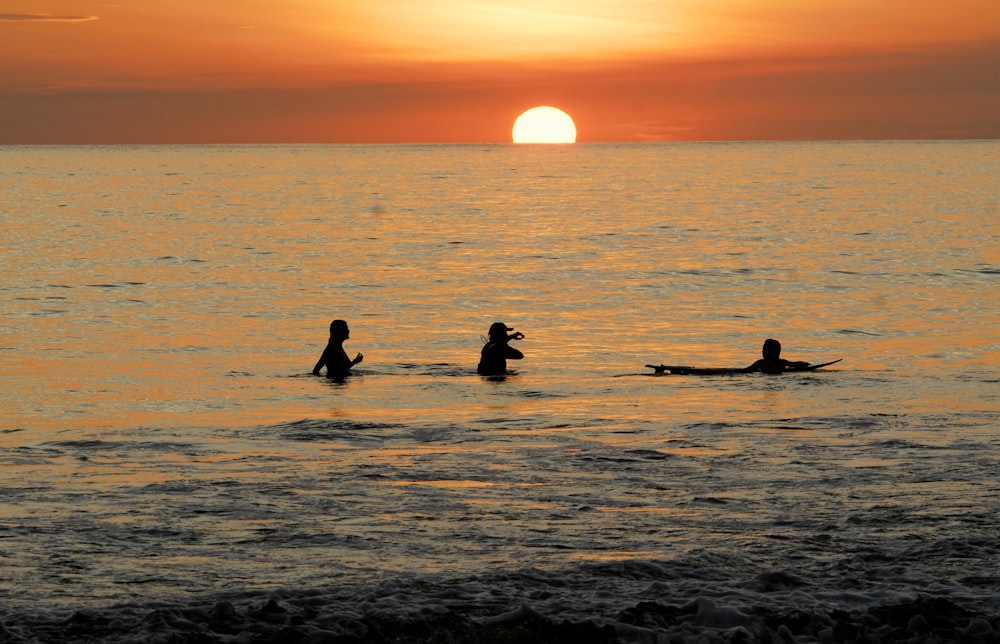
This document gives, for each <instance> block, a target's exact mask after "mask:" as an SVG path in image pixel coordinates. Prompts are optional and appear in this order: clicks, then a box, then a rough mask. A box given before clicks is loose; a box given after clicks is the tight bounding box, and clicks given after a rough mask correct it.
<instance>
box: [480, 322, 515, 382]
mask: <svg viewBox="0 0 1000 644" xmlns="http://www.w3.org/2000/svg"><path fill="white" fill-rule="evenodd" d="M508 331H514V329H512V328H511V327H509V326H507V325H506V324H504V323H503V322H494V323H493V324H492V325H490V337H489V339H488V340H487V341H486V344H485V345H483V351H482V353H481V355H480V357H479V367H478V368H477V369H476V371H478V372H479V375H481V376H502V375H504V374H505V373H507V360H520V359H521V358H523V357H524V354H523V353H521V352H520V351H518V350H517V349H515V348H514V347H512V346H510V344H509V342H510V341H511V340H521V339H523V338H524V334H523V333H521V332H520V331H514V333H510V334H508V333H507V332H508Z"/></svg>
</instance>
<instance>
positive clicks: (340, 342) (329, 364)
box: [313, 320, 365, 378]
mask: <svg viewBox="0 0 1000 644" xmlns="http://www.w3.org/2000/svg"><path fill="white" fill-rule="evenodd" d="M350 337H351V330H350V329H349V328H348V327H347V322H345V321H344V320H334V321H333V322H331V323H330V340H329V342H327V344H326V348H325V349H323V355H321V356H320V357H319V362H317V363H316V366H315V367H313V375H315V376H318V375H319V371H320V369H322V368H323V367H326V377H327V378H342V377H344V376H348V375H350V373H351V367H353V366H354V365H356V364H358V363H359V362H361V361H362V360H364V359H365V357H364V356H363V355H361V354H360V353H359V354H358V355H357V356H356V357H355V358H354V360H351V359H350V358H348V357H347V352H346V351H344V340H346V339H348V338H350Z"/></svg>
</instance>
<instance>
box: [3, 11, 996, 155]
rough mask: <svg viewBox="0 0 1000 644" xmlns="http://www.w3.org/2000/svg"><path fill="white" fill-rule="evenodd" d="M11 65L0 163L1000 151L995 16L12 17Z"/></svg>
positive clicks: (7, 18)
mask: <svg viewBox="0 0 1000 644" xmlns="http://www.w3.org/2000/svg"><path fill="white" fill-rule="evenodd" d="M789 7H791V8H789ZM0 62H2V64H0V144H9V143H125V142H133V143H144V142H507V141H510V128H511V125H512V124H513V121H514V119H515V118H516V117H517V115H518V114H519V113H520V112H521V111H523V110H525V109H527V108H529V107H532V106H534V105H541V104H547V105H554V106H556V107H559V108H561V109H563V110H565V111H566V112H568V113H569V114H570V115H572V116H573V118H574V119H575V121H576V124H577V130H578V135H579V138H578V140H579V141H632V140H719V139H842V138H847V139H857V138H951V137H958V138H969V137H971V138H1000V9H998V5H997V3H996V0H952V1H950V2H941V1H940V0H795V2H789V1H787V0H615V1H614V2H611V1H609V0H603V1H597V0H479V1H471V2H470V1H468V0H280V1H278V0H239V1H235V0H213V1H212V2H205V1H204V0H197V1H194V0H129V2H120V3H119V2H107V3H94V2H82V1H73V0H51V1H47V0H0Z"/></svg>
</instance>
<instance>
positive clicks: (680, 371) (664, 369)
mask: <svg viewBox="0 0 1000 644" xmlns="http://www.w3.org/2000/svg"><path fill="white" fill-rule="evenodd" d="M841 360H843V358H837V359H836V360H831V361H830V362H822V363H820V364H811V365H809V366H807V367H800V368H798V369H790V370H789V371H787V372H785V373H794V372H796V371H815V370H817V369H820V368H822V367H829V366H830V365H832V364H836V363H838V362H840V361H841ZM646 366H647V367H649V368H650V369H652V370H653V372H654V373H656V374H663V375H672V376H725V375H733V374H737V373H752V372H749V371H747V370H746V369H745V368H742V367H687V366H675V365H663V364H660V365H653V364H648V365H646Z"/></svg>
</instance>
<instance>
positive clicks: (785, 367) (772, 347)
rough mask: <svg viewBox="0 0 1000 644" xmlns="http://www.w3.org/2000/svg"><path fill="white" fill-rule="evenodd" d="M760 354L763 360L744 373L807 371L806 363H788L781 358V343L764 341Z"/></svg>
mask: <svg viewBox="0 0 1000 644" xmlns="http://www.w3.org/2000/svg"><path fill="white" fill-rule="evenodd" d="M761 353H762V354H763V356H764V357H763V358H761V359H760V360H758V361H757V362H755V363H753V364H752V365H750V366H749V367H747V368H746V369H744V371H747V372H752V371H760V372H761V373H784V372H786V371H801V370H802V369H808V368H809V363H808V362H801V361H800V362H790V361H788V360H784V359H783V358H781V343H780V342H778V341H777V340H774V339H772V338H768V339H767V340H764V348H763V349H762V351H761Z"/></svg>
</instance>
